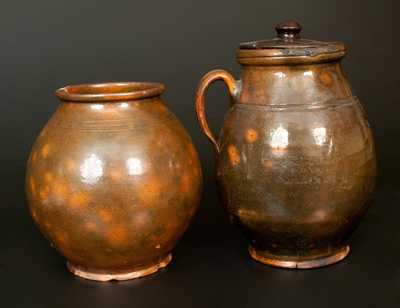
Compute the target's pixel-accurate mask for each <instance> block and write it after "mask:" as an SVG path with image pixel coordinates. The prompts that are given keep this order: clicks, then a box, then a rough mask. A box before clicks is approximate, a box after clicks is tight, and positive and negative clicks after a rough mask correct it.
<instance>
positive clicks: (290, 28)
mask: <svg viewBox="0 0 400 308" xmlns="http://www.w3.org/2000/svg"><path fill="white" fill-rule="evenodd" d="M275 30H276V32H277V34H278V37H279V38H281V39H283V40H288V41H290V40H293V39H298V38H300V31H301V25H300V24H299V23H298V22H296V21H294V20H288V21H284V22H280V23H279V24H277V25H276V26H275Z"/></svg>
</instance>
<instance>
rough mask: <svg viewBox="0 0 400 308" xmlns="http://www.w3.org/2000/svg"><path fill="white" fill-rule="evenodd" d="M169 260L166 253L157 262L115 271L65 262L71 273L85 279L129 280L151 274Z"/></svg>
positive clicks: (170, 256)
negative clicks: (97, 269)
mask: <svg viewBox="0 0 400 308" xmlns="http://www.w3.org/2000/svg"><path fill="white" fill-rule="evenodd" d="M171 260H172V255H171V254H168V255H167V256H165V257H163V258H161V259H160V260H159V261H158V262H155V263H152V264H151V265H150V266H148V267H143V268H140V269H136V270H133V271H127V272H117V273H112V272H110V273H107V272H98V271H91V270H90V269H88V268H83V267H81V266H77V265H73V264H71V263H69V262H67V267H68V269H69V270H70V272H71V273H73V274H74V275H76V276H79V277H82V278H85V279H90V280H96V281H110V280H129V279H134V278H140V277H143V276H147V275H150V274H153V273H155V272H157V271H158V270H159V269H161V268H164V267H166V266H167V265H168V264H169V263H170V262H171Z"/></svg>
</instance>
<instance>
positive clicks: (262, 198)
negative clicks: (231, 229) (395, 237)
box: [196, 46, 376, 268]
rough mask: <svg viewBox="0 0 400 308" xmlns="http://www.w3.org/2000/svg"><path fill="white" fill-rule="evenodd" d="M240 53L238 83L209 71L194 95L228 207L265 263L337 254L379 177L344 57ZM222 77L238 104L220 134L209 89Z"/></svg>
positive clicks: (310, 263)
mask: <svg viewBox="0 0 400 308" xmlns="http://www.w3.org/2000/svg"><path fill="white" fill-rule="evenodd" d="M317 48H318V46H317ZM241 52H243V50H239V52H238V59H239V62H240V63H241V64H242V65H243V67H242V77H241V81H234V79H233V77H232V76H231V75H230V74H229V73H227V72H225V71H221V70H218V71H213V72H210V73H209V74H207V75H206V77H205V78H204V79H203V80H202V82H201V83H200V86H199V90H198V93H197V100H196V107H197V112H198V117H199V122H200V125H201V127H202V129H203V130H204V131H205V134H206V135H207V136H208V137H209V138H210V140H211V141H212V142H213V144H214V145H215V149H216V152H217V180H218V186H219V192H220V194H221V197H222V200H223V204H224V206H225V208H226V210H227V212H228V213H229V216H230V218H231V220H232V221H233V222H234V223H236V224H237V225H239V226H240V228H241V229H242V230H243V232H244V234H245V235H246V236H247V238H248V239H249V241H250V249H249V251H250V254H251V256H252V257H253V258H254V259H256V260H258V261H260V262H263V263H265V264H269V265H273V266H280V267H288V268H314V267H320V266H324V265H328V264H332V263H335V262H337V261H340V260H341V259H343V258H344V257H346V255H347V254H348V253H349V246H348V239H349V237H350V235H351V234H352V233H353V231H354V230H355V228H356V227H357V225H358V224H359V222H360V220H361V218H362V217H363V215H364V213H365V212H366V210H367V208H368V204H369V201H370V198H371V194H372V192H373V190H374V186H375V176H376V160H375V149H374V142H373V137H372V134H371V130H370V127H369V124H368V121H367V118H366V114H365V112H364V110H363V108H362V106H361V104H360V103H359V101H358V100H357V98H355V97H354V96H353V95H352V92H351V89H350V86H349V84H348V82H347V79H346V77H345V75H344V74H343V71H342V68H341V64H340V58H341V57H339V58H338V54H337V53H333V54H321V57H322V58H321V57H319V56H316V57H313V56H309V57H308V58H307V59H306V58H305V57H303V56H301V57H298V58H297V60H298V61H296V57H293V56H292V55H289V56H288V57H287V58H282V57H281V55H279V56H277V58H275V60H276V59H279V61H274V59H273V58H274V57H273V56H270V58H268V59H267V58H264V55H263V49H260V52H261V54H262V55H263V56H262V57H258V56H259V55H257V54H255V56H254V58H248V59H246V61H242V60H243V58H241V56H240V55H241ZM252 52H255V53H256V50H252ZM250 59H252V60H250ZM260 59H262V61H261V60H260ZM327 59H328V60H327ZM256 60H257V61H256ZM282 63H285V64H282ZM221 76H224V78H223V79H224V80H225V81H227V84H228V88H229V89H231V91H230V93H231V95H232V97H233V100H234V103H233V105H232V107H231V108H230V110H229V111H228V113H227V115H226V117H225V120H224V123H223V128H222V131H221V134H220V137H219V139H216V138H214V137H213V136H214V135H213V134H212V133H211V132H210V131H209V129H208V126H207V124H206V120H205V114H204V92H205V90H206V88H207V87H208V85H209V84H210V83H211V82H213V81H214V80H217V79H221ZM210 136H211V137H210Z"/></svg>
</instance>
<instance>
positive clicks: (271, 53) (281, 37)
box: [238, 20, 346, 64]
mask: <svg viewBox="0 0 400 308" xmlns="http://www.w3.org/2000/svg"><path fill="white" fill-rule="evenodd" d="M275 29H276V32H277V37H276V38H273V39H269V40H261V41H252V42H245V43H241V44H240V46H239V50H238V60H239V62H240V63H243V64H252V63H254V64H261V63H256V62H260V60H261V58H263V59H264V61H261V62H263V63H264V62H265V64H268V63H269V64H274V63H275V64H289V63H293V64H296V63H297V62H298V63H313V62H323V61H329V60H334V59H338V58H342V57H343V56H344V55H345V54H346V48H345V46H344V44H343V43H341V42H322V41H316V40H309V39H302V38H301V37H300V32H301V29H302V27H301V25H300V24H299V23H297V22H296V21H293V20H289V21H285V22H281V23H279V24H277V25H276V27H275ZM266 58H269V59H266ZM250 59H252V60H250ZM257 59H258V60H257ZM296 60H298V61H296Z"/></svg>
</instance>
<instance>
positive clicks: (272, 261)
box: [249, 245, 350, 269]
mask: <svg viewBox="0 0 400 308" xmlns="http://www.w3.org/2000/svg"><path fill="white" fill-rule="evenodd" d="M349 252H350V246H348V245H346V246H343V247H340V248H338V249H336V250H334V251H330V253H325V254H318V255H310V256H278V255H274V254H270V253H268V252H266V251H257V250H256V249H255V248H254V247H252V246H250V247H249V253H250V256H251V257H252V258H253V259H254V260H256V261H258V262H261V263H263V264H267V265H271V266H275V267H283V268H296V269H310V268H318V267H323V266H327V265H330V264H334V263H336V262H339V261H341V260H343V259H344V258H346V257H347V255H348V254H349Z"/></svg>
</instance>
